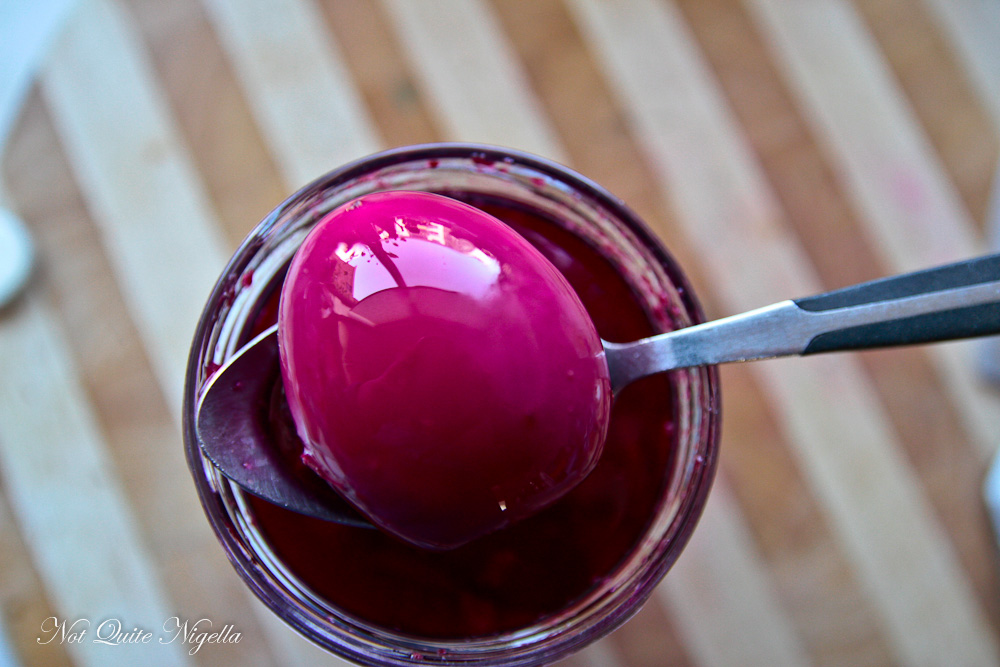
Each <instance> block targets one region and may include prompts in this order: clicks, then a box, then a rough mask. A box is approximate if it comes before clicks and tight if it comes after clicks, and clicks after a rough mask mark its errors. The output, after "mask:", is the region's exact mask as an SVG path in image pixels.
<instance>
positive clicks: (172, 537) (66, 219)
mask: <svg viewBox="0 0 1000 667" xmlns="http://www.w3.org/2000/svg"><path fill="white" fill-rule="evenodd" d="M8 158H9V160H8V165H7V166H8V167H9V168H8V169H7V172H6V173H7V176H8V178H9V179H10V183H11V185H12V187H13V188H14V189H16V191H17V192H18V198H17V205H18V210H19V211H20V212H21V214H22V215H23V216H24V218H25V220H26V221H27V222H28V223H29V224H30V226H31V229H32V232H33V234H34V237H35V241H36V243H37V247H38V251H39V257H40V262H39V270H38V272H37V274H36V276H35V283H34V284H33V286H32V288H31V289H45V290H47V292H48V293H50V294H51V301H52V303H53V305H54V310H55V311H56V313H55V314H56V315H57V316H58V320H59V325H60V327H61V328H62V330H64V331H71V332H73V335H72V336H70V337H68V338H67V341H66V342H67V345H68V346H69V347H70V348H71V349H70V351H71V353H72V355H73V357H74V361H75V362H76V365H77V370H78V373H79V376H80V381H81V384H82V385H83V387H84V389H85V391H86V392H87V395H88V398H89V400H90V402H91V404H92V406H93V409H94V412H95V415H96V416H97V418H98V420H99V422H100V426H101V429H102V433H103V435H104V439H105V442H106V444H107V446H108V449H109V452H110V453H111V455H112V457H113V459H114V463H115V465H116V468H117V471H118V476H119V478H120V480H121V482H122V484H123V486H124V489H125V492H126V493H127V495H128V499H129V502H130V504H131V506H132V508H133V510H134V512H135V515H136V517H137V519H138V520H139V521H140V522H141V524H142V526H143V527H144V528H145V531H144V537H145V539H146V541H147V543H148V544H149V546H150V548H151V550H152V555H153V558H154V562H155V565H156V567H157V568H159V570H160V572H161V573H162V577H163V582H164V585H165V586H166V587H167V590H168V592H169V594H170V595H171V598H172V602H173V603H174V605H175V607H174V609H172V612H173V613H175V614H178V615H179V616H180V617H183V618H192V619H199V618H204V617H208V618H211V619H215V620H216V621H220V622H228V623H232V624H234V626H235V627H236V628H238V629H239V630H240V631H241V632H242V633H243V638H242V640H241V641H240V643H239V644H236V645H233V644H227V645H220V646H216V645H212V646H205V647H204V648H203V649H201V650H200V651H199V652H198V658H199V660H203V661H205V663H207V664H211V663H212V662H213V661H214V662H220V661H225V660H232V661H233V662H238V663H239V664H246V665H261V666H263V665H270V664H273V662H272V658H271V655H270V651H269V650H268V647H267V644H266V642H265V641H264V640H263V639H262V637H261V635H262V633H261V632H260V629H259V628H258V627H257V623H256V620H255V619H254V618H253V615H252V614H251V613H250V610H249V607H248V606H247V605H246V600H247V594H246V590H245V588H244V586H243V584H242V582H241V581H240V580H239V579H238V577H237V576H236V574H235V573H234V572H233V571H232V567H231V566H230V565H229V563H228V562H227V561H226V558H225V556H224V554H223V553H222V550H221V549H219V546H218V541H217V540H216V539H215V536H214V535H213V534H212V531H211V529H210V528H209V526H208V523H207V522H206V521H205V520H204V517H203V515H202V511H201V508H200V507H199V506H198V501H197V497H196V496H195V494H194V489H193V487H192V486H191V483H190V479H189V478H190V475H189V473H188V472H187V466H186V464H185V461H184V457H183V454H182V447H181V436H180V432H179V430H178V428H177V425H176V422H175V420H174V418H173V416H172V415H171V414H170V412H169V410H168V406H167V405H166V404H165V403H164V400H163V395H162V392H161V389H160V387H159V386H158V384H157V380H156V377H155V376H154V374H153V371H152V369H151V367H150V364H149V361H148V358H147V352H146V350H145V348H144V347H143V343H142V340H141V339H140V337H139V334H138V332H137V331H136V329H135V326H134V324H133V322H132V320H131V319H130V317H129V313H128V310H127V308H126V306H125V303H124V301H123V299H122V296H121V293H120V292H119V290H118V288H117V285H116V284H115V275H114V271H113V270H112V269H111V266H110V262H109V261H108V260H107V257H106V255H105V253H104V249H103V247H102V245H101V232H100V231H99V230H98V229H97V227H96V226H95V225H94V223H93V221H92V220H91V219H90V216H89V214H88V212H87V209H86V206H85V205H84V202H83V198H82V196H81V194H80V193H79V191H78V189H77V184H76V182H75V181H74V179H73V174H72V172H71V170H70V167H69V165H68V164H67V163H66V159H65V156H64V155H63V153H62V151H61V149H60V144H59V139H58V136H57V135H56V132H55V129H54V128H53V126H52V123H51V119H50V117H49V115H48V113H47V112H46V109H45V107H44V104H43V103H42V100H41V99H40V98H39V97H38V96H33V97H32V98H31V100H30V101H29V104H28V107H27V108H26V109H25V115H24V118H23V122H22V124H21V128H20V131H19V132H18V134H17V137H16V140H15V142H14V143H13V145H12V146H11V150H10V153H9V154H8ZM26 165H33V167H32V168H29V167H27V166H26ZM43 618H44V617H43ZM35 622H36V624H37V619H36V620H35ZM33 636H34V635H32V637H33Z"/></svg>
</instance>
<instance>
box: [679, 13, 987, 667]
mask: <svg viewBox="0 0 1000 667" xmlns="http://www.w3.org/2000/svg"><path fill="white" fill-rule="evenodd" d="M863 4H864V6H865V8H866V9H868V10H869V11H871V12H872V13H873V14H877V16H871V17H870V19H869V20H870V22H877V23H882V22H890V23H891V24H892V25H891V26H886V27H884V28H881V29H880V32H881V31H888V32H891V33H893V34H896V33H897V32H898V33H900V34H898V35H896V36H895V37H893V38H892V39H891V40H888V41H892V42H894V43H895V42H899V43H898V44H893V45H890V46H891V49H892V50H894V51H896V52H897V53H896V56H895V58H894V59H893V63H894V65H893V69H894V71H896V72H899V70H900V68H903V69H904V71H903V72H902V73H900V74H899V77H900V80H901V81H902V80H903V79H904V78H905V79H906V80H914V86H913V87H914V88H916V87H917V86H916V83H917V81H923V78H922V77H923V76H924V73H925V72H926V70H927V69H928V67H927V66H926V62H925V61H926V60H928V59H931V58H932V56H933V55H934V54H938V53H939V49H938V48H934V49H930V47H929V46H927V45H928V44H930V45H933V44H935V43H936V42H937V40H936V39H935V37H934V35H928V34H926V33H927V32H928V31H932V27H931V26H928V25H927V24H926V23H925V22H924V21H923V20H921V19H919V18H915V17H914V14H919V11H907V12H904V9H906V10H919V6H917V7H904V6H903V5H914V4H915V3H914V2H912V1H911V0H875V1H873V2H866V3H863ZM917 4H918V3H917ZM681 6H682V8H683V10H684V14H685V18H686V19H687V22H688V24H689V25H690V26H691V27H692V30H693V31H694V33H695V36H696V38H697V39H698V41H699V43H700V45H701V46H702V48H703V50H704V52H705V55H706V58H708V60H709V62H710V63H711V66H712V69H713V72H714V74H715V75H716V76H717V77H718V79H719V84H720V86H721V88H722V89H723V91H724V92H725V94H726V98H727V101H728V102H729V104H730V105H731V106H732V108H733V111H734V113H735V114H736V116H737V117H738V120H739V123H740V125H741V127H742V128H743V130H744V131H745V133H746V135H747V138H748V139H749V141H750V142H751V145H752V146H753V150H754V152H755V154H756V155H757V156H758V159H759V160H760V164H761V168H762V170H763V172H764V173H765V175H766V177H767V179H768V181H769V183H770V184H771V185H772V187H773V188H774V190H775V194H776V196H777V197H778V199H779V201H780V203H781V206H782V207H783V209H784V211H785V212H786V214H787V217H788V219H789V222H790V223H791V224H792V225H794V227H795V231H796V233H797V235H798V237H799V239H800V241H801V242H802V245H803V248H804V249H805V250H806V251H807V252H808V254H809V261H810V262H811V264H812V265H813V266H814V267H815V269H816V271H817V273H818V274H819V276H820V277H821V278H822V281H823V284H824V286H826V287H837V286H841V285H850V284H854V283H858V282H862V281H865V280H871V279H874V278H877V277H879V275H880V272H881V269H880V268H879V266H880V264H881V259H880V258H879V257H878V254H877V252H876V251H875V250H874V249H872V248H871V246H870V245H869V244H868V242H867V241H868V234H866V233H865V231H864V229H863V225H864V222H863V221H862V220H860V219H859V218H858V215H857V214H856V212H855V210H854V208H853V207H852V206H850V205H849V198H848V197H847V196H846V195H845V193H844V192H842V189H841V187H840V184H839V181H838V179H837V178H836V177H835V174H834V169H833V168H832V167H831V165H830V164H829V163H828V162H827V159H826V156H825V154H824V152H823V150H822V148H821V146H820V144H819V142H818V141H817V140H816V138H815V136H814V135H813V133H812V131H811V129H810V126H809V124H808V123H807V122H805V120H804V119H803V118H802V117H801V116H800V115H799V113H798V106H797V104H796V103H795V100H794V98H793V96H792V94H791V92H790V91H788V89H787V88H786V86H785V85H784V79H783V77H782V76H781V74H780V72H779V71H778V69H777V67H776V65H775V63H774V61H773V59H772V58H771V57H770V53H769V49H768V48H767V45H766V44H765V43H764V41H763V40H762V39H761V36H760V34H759V33H758V31H757V30H756V28H755V26H754V24H753V22H752V20H751V18H750V16H749V15H748V14H747V13H746V11H745V10H744V8H743V7H742V6H741V5H740V4H739V3H735V2H732V1H731V0H687V1H684V2H682V3H681ZM876 7H881V11H878V12H875V11H874V9H875V8H876ZM890 7H891V11H890ZM904 13H905V14H906V17H907V18H904V19H903V20H902V21H897V20H894V19H896V18H897V16H898V15H899V14H904ZM900 24H902V25H900ZM876 34H878V33H876ZM904 37H905V38H906V41H905V43H903V39H904ZM882 41H885V40H880V42H882ZM911 45H912V46H911ZM885 48H890V47H884V48H883V50H885ZM929 49H930V51H931V52H930V53H925V51H927V50H929ZM907 50H908V51H910V52H911V54H912V52H913V51H917V55H911V56H910V59H907V58H906V57H905V56H904V55H903V52H904V51H907ZM946 64H947V63H946V62H936V64H934V65H932V66H931V67H930V69H931V70H933V71H932V72H931V73H929V74H928V76H931V78H932V81H934V82H938V81H939V80H940V79H942V78H945V77H946V74H945V72H944V71H942V70H943V69H945V65H946ZM952 77H953V78H955V79H960V78H961V76H960V74H959V73H958V72H953V73H952ZM957 87H958V84H957V83H954V82H953V83H951V84H950V85H944V84H941V83H935V85H933V86H929V88H930V90H928V87H927V86H920V90H921V91H922V96H923V97H924V98H933V99H936V100H937V102H938V105H937V109H938V111H937V112H936V114H935V117H934V118H927V117H926V115H924V114H921V118H922V124H923V125H924V126H927V124H931V125H949V124H950V123H948V120H949V119H950V117H951V112H952V111H953V112H954V113H955V114H957V116H958V121H959V122H958V123H956V124H958V125H961V124H962V119H964V118H967V117H968V115H969V110H968V109H969V106H970V105H971V104H972V103H971V102H970V101H969V99H968V95H965V94H961V92H960V91H958V90H956V88H957ZM938 88H940V89H941V90H942V91H944V92H950V93H952V94H953V95H954V96H955V97H956V98H957V99H955V100H954V101H953V103H949V104H946V103H944V101H943V100H942V99H940V98H939V97H938V93H937V92H936V91H937V90H938ZM908 94H909V93H908ZM914 94H916V91H914ZM911 98H912V95H911ZM925 104H928V105H929V104H930V102H929V101H925ZM986 143H989V142H986ZM946 164H947V165H954V166H953V168H952V167H949V169H948V171H949V173H950V174H951V175H952V178H953V180H954V181H955V182H956V184H959V185H963V190H966V191H971V190H973V189H974V187H973V186H974V184H975V183H976V182H978V181H979V180H980V178H981V177H979V176H974V177H969V176H966V175H965V174H966V171H967V170H966V169H965V168H963V167H961V166H959V165H956V164H955V163H954V161H949V162H947V163H946ZM967 181H968V182H967ZM929 351H930V350H929V349H928V348H927V347H923V348H920V347H917V348H909V349H893V350H886V351H879V352H867V353H864V354H860V355H857V358H858V359H859V361H861V362H862V363H863V364H864V366H865V369H866V371H867V372H868V374H869V375H870V376H871V378H872V380H873V382H874V383H875V384H876V386H877V389H878V392H879V397H880V400H881V401H882V402H883V404H884V406H885V410H886V413H887V415H888V416H889V417H890V418H891V421H892V425H893V428H894V430H895V431H896V432H897V433H898V435H899V438H898V440H899V442H900V444H901V445H902V446H903V447H905V454H906V455H907V457H908V458H909V459H910V460H911V462H912V465H913V466H914V469H915V471H916V472H917V474H918V475H919V477H920V481H921V484H922V486H923V488H924V489H925V493H926V495H927V496H928V497H929V499H930V501H931V503H932V504H933V508H934V510H935V512H936V513H937V515H938V516H939V519H940V522H941V524H942V525H943V527H944V529H945V531H946V532H947V533H948V537H949V539H951V540H952V541H953V543H954V544H955V547H956V550H957V551H958V555H959V557H960V559H961V562H962V565H963V567H964V568H965V569H966V571H967V573H968V575H969V577H970V579H971V580H972V582H973V583H974V584H975V588H976V590H977V592H978V596H979V601H980V604H982V605H983V607H984V608H985V609H986V610H987V611H988V612H989V614H990V617H991V618H992V619H993V624H994V627H995V628H996V627H997V619H998V618H1000V615H998V613H997V612H998V611H1000V571H998V569H997V567H996V557H995V553H996V544H995V541H994V539H993V538H992V536H990V535H989V534H988V533H986V532H984V531H983V526H984V516H983V514H984V509H983V505H982V503H981V501H980V491H979V487H980V485H981V480H982V475H983V465H982V459H981V456H980V454H979V452H978V449H977V448H976V447H975V446H974V445H973V444H972V443H971V439H970V435H969V434H968V433H967V430H966V429H965V427H964V425H963V423H962V417H961V415H960V414H959V413H958V411H957V410H956V409H955V407H954V405H953V401H952V400H951V398H950V396H949V395H948V392H947V389H946V388H945V387H944V386H942V383H941V382H940V380H939V378H938V373H937V372H936V370H935V367H934V364H933V362H932V359H931V355H930V354H928V352H929ZM727 370H728V369H727ZM733 370H735V369H733ZM730 377H731V374H730V375H727V376H726V379H729V378H730ZM727 386H731V385H727ZM732 397H733V392H731V391H730V392H728V393H727V399H729V400H727V402H726V405H727V407H732V406H733V401H732ZM727 412H728V410H727ZM737 428H739V429H740V431H741V433H742V432H744V431H745V430H746V425H745V424H744V423H740V424H738V425H737ZM729 432H730V433H732V432H733V430H732V429H731V430H730V431H729ZM763 442H766V441H763ZM763 442H762V441H758V442H756V443H754V445H753V448H752V449H751V452H752V455H751V454H750V452H748V455H747V456H742V457H741V460H742V462H741V463H740V464H738V465H739V467H736V466H730V467H729V470H730V471H731V472H732V474H733V476H734V478H736V479H738V480H748V481H747V482H746V483H751V482H749V480H751V479H753V475H755V474H756V475H758V476H759V474H760V472H761V471H760V470H757V468H760V467H761V466H760V463H758V460H759V459H760V458H761V453H762V448H765V449H766V445H763ZM737 455H739V452H738V451H737ZM733 458H734V447H733V446H732V442H731V444H730V447H729V456H728V458H727V459H724V462H725V461H732V460H733ZM770 465H771V466H773V465H774V459H773V458H772V459H771V463H770ZM747 466H750V468H751V470H746V472H744V468H746V467H747ZM756 485H757V486H761V483H760V482H758V483H757V484H756ZM781 486H782V487H786V486H787V482H785V483H783V484H781ZM762 495H766V493H765V492H764V491H763V490H759V491H755V492H750V493H746V494H742V495H741V500H742V501H743V502H744V503H750V504H757V503H759V502H760V501H759V499H760V497H761V496H762ZM768 515H769V516H772V517H773V516H774V509H773V508H770V511H769V512H768ZM751 516H753V514H752V513H751ZM772 523H773V522H772ZM799 533H800V531H796V530H795V528H794V526H789V527H788V534H789V535H794V534H799ZM836 548H837V547H836V544H835V541H834V543H833V544H830V545H828V546H827V547H826V550H825V551H826V552H827V553H829V552H830V551H831V550H835V549H836ZM790 551H791V548H790V545H788V544H786V545H785V546H784V547H783V548H782V549H780V550H778V551H776V552H775V554H776V556H777V558H779V560H783V559H786V558H787V557H788V555H789V553H790ZM817 553H818V552H817ZM795 588H796V589H798V588H799V587H798V586H796V587H795ZM831 588H833V589H840V590H843V587H842V586H841V587H833V586H829V585H828V586H827V587H826V590H827V591H829V590H830V589H831ZM833 597H834V596H831V595H829V593H826V594H825V595H824V598H826V599H827V600H831V599H832V598H833ZM851 597H854V596H850V595H847V596H844V599H845V600H847V599H849V598H851ZM796 613H797V614H798V613H808V612H807V610H804V609H799V610H797V612H796ZM844 616H845V617H846V614H844ZM849 616H850V618H852V619H854V620H855V621H857V625H856V627H858V628H859V629H861V628H865V627H870V625H871V624H870V622H865V621H863V620H861V618H862V617H863V616H864V615H863V614H858V612H857V610H854V611H853V612H851V613H850V614H849ZM854 662H855V661H854V660H852V664H853V663H854Z"/></svg>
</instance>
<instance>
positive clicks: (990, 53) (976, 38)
mask: <svg viewBox="0 0 1000 667" xmlns="http://www.w3.org/2000/svg"><path fill="white" fill-rule="evenodd" d="M924 2H925V3H926V4H927V5H928V7H930V8H931V9H932V10H933V11H934V13H935V15H936V16H937V17H938V19H939V20H940V22H941V25H942V26H943V27H944V29H945V30H946V31H947V32H948V35H949V37H950V38H951V42H952V44H953V45H954V47H955V50H956V51H958V53H959V55H960V56H961V57H962V59H963V60H964V61H965V64H966V67H967V68H968V69H967V71H968V75H969V78H970V79H972V82H973V84H974V85H975V86H976V88H977V90H978V91H979V94H980V96H981V97H982V99H983V102H984V103H985V104H986V105H987V106H989V108H990V111H991V113H992V114H993V118H994V119H995V121H996V124H997V128H998V129H1000V3H997V2H993V0H924Z"/></svg>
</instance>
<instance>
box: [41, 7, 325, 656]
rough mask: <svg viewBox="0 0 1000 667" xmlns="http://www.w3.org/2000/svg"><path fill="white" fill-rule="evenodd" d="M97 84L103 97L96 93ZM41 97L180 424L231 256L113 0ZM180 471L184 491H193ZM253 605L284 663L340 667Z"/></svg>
mask: <svg viewBox="0 0 1000 667" xmlns="http://www.w3.org/2000/svg"><path fill="white" fill-rule="evenodd" d="M94 82H104V83H106V84H107V86H106V89H104V88H102V89H100V90H96V91H95V89H94ZM42 87H43V91H44V93H45V97H46V101H47V102H48V104H49V107H50V109H51V111H52V115H53V118H54V121H55V123H56V126H57V129H58V130H59V132H60V135H61V137H62V141H63V144H64V146H65V148H66V150H67V153H68V156H69V158H70V162H71V164H72V166H73V170H74V175H75V177H76V179H77V180H78V182H79V183H80V186H81V189H82V191H83V194H84V196H85V198H86V200H87V202H88V204H89V206H90V207H91V208H92V209H93V211H94V218H95V220H96V222H97V223H98V224H99V226H100V227H101V229H102V232H103V233H104V236H105V242H106V245H107V247H108V253H109V255H110V257H111V260H112V262H113V269H114V271H115V273H116V278H117V282H118V285H119V288H120V289H121V291H122V293H123V296H124V298H125V300H126V303H127V305H128V308H129V311H130V313H131V314H132V317H133V319H134V320H135V321H136V325H137V327H138V329H139V332H140V336H141V337H142V339H143V341H144V344H145V347H146V349H147V350H148V351H149V354H150V360H151V363H152V365H153V367H154V369H155V370H156V371H157V376H158V381H159V384H160V387H161V390H162V392H163V394H164V396H165V399H166V401H167V403H168V405H169V406H170V408H171V412H172V414H173V416H174V419H175V423H178V424H179V423H180V420H181V398H182V387H183V374H184V370H185V368H186V363H187V355H188V350H189V347H190V343H191V336H192V332H193V331H194V327H195V323H196V322H197V318H198V316H199V315H200V311H201V308H202V305H203V304H204V302H205V299H206V298H207V297H208V294H209V291H210V290H211V287H212V285H213V284H214V282H215V280H216V278H217V276H218V273H219V271H221V269H222V267H223V266H224V264H225V259H226V257H227V255H228V253H227V250H226V246H225V243H224V242H223V240H222V236H221V233H220V231H219V224H218V221H217V219H216V216H215V214H214V212H213V211H212V209H211V208H210V206H209V205H208V203H207V199H206V196H205V193H204V191H203V187H202V184H201V182H200V180H199V179H198V176H197V172H196V170H195V168H194V165H193V163H192V162H191V159H190V156H189V153H188V150H187V148H186V147H185V146H184V144H183V142H182V140H181V139H180V137H179V135H178V133H177V131H176V128H175V126H174V123H173V120H172V118H171V117H170V115H169V113H168V111H167V110H168V106H167V105H166V104H165V103H164V99H163V95H162V93H161V91H160V90H159V89H158V87H157V84H156V81H155V77H154V76H153V74H152V71H151V68H150V66H149V63H148V59H147V57H146V55H145V53H144V52H143V49H142V46H141V44H140V42H139V40H138V37H137V35H136V34H135V31H134V28H133V27H132V25H131V24H130V22H129V20H128V17H127V15H126V14H125V13H124V12H123V10H122V9H121V8H120V7H119V6H118V5H116V4H115V3H114V1H113V0H88V2H87V3H86V4H85V5H84V7H83V8H82V11H81V12H80V14H79V15H78V16H77V17H76V18H75V20H74V21H73V22H72V24H71V25H70V26H69V29H68V31H67V34H66V36H65V37H64V39H63V41H62V42H61V43H60V44H58V45H57V46H56V48H55V50H54V52H53V54H52V57H51V58H50V60H49V62H48V63H47V65H46V68H45V70H44V71H43V73H42ZM112 136H113V137H115V140H114V141H111V140H109V137H112ZM178 452H179V450H178ZM178 470H180V471H181V472H180V473H178V478H177V479H176V480H175V482H174V485H175V487H180V486H181V485H188V484H190V480H189V479H187V478H186V472H185V471H184V469H183V467H179V468H178ZM182 477H183V479H182ZM159 481H161V482H163V481H164V480H159ZM246 598H247V599H248V600H250V601H251V602H250V604H251V608H252V609H253V610H254V612H256V614H257V615H258V618H259V620H260V622H261V624H262V627H264V628H265V629H267V631H268V639H269V640H270V642H272V645H273V646H274V647H275V648H274V649H273V650H272V652H273V653H274V654H275V656H276V657H279V659H280V660H283V661H287V664H290V665H296V664H316V665H319V664H324V663H323V662H322V660H324V659H326V660H328V663H326V664H330V665H337V666H339V665H341V664H342V662H341V661H339V660H338V659H336V658H334V657H333V656H330V655H328V654H326V653H322V655H317V654H318V653H321V652H319V651H317V650H316V649H315V647H313V646H312V645H311V644H310V643H309V642H307V641H306V640H305V639H303V638H301V637H299V636H298V635H295V634H294V633H292V631H291V630H289V629H287V628H284V627H281V626H277V624H276V622H275V620H274V618H273V615H272V614H271V612H270V611H268V610H267V609H265V608H264V606H263V605H262V604H261V603H259V602H258V601H257V600H256V599H255V598H253V597H252V596H251V595H250V593H249V592H246ZM161 623H162V621H161Z"/></svg>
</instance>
